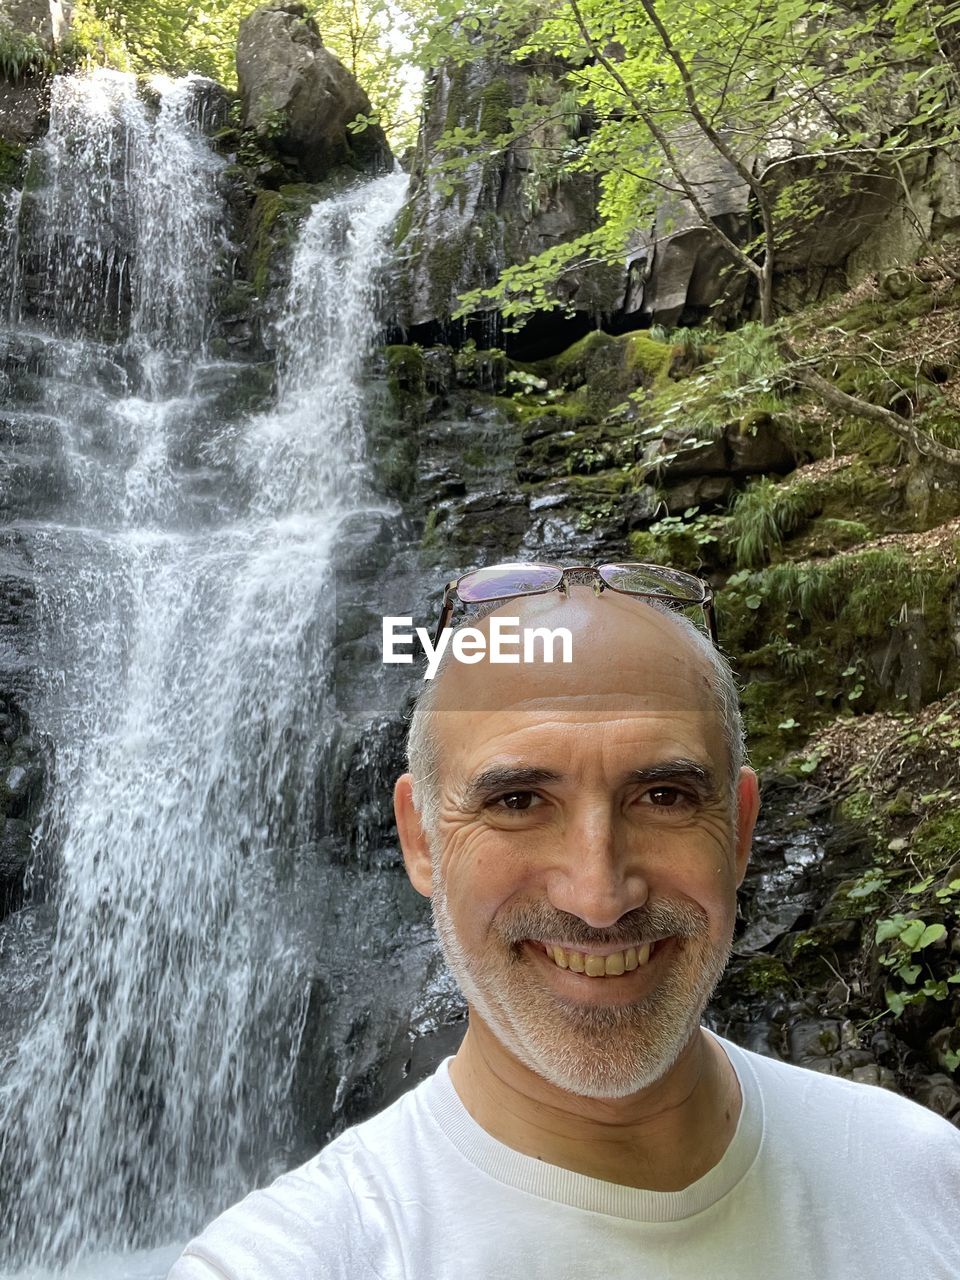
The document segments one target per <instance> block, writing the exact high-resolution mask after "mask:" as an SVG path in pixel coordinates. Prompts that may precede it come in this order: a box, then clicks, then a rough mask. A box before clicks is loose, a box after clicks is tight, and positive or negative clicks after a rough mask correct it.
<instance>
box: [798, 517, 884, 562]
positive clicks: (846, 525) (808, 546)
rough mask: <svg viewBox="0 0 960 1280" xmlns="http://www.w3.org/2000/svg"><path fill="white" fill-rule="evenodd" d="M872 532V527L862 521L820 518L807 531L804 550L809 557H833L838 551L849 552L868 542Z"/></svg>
mask: <svg viewBox="0 0 960 1280" xmlns="http://www.w3.org/2000/svg"><path fill="white" fill-rule="evenodd" d="M872 532H873V531H872V529H871V528H870V526H869V525H866V524H864V523H863V522H862V521H860V520H840V519H837V518H836V517H834V516H820V517H819V518H818V519H816V520H814V521H813V522H812V523H811V525H810V527H809V529H808V530H807V532H806V536H805V538H804V540H803V548H804V551H805V552H806V553H807V554H809V555H815V556H826V555H832V554H834V553H835V552H837V551H847V550H849V548H850V547H855V546H856V545H857V544H858V543H860V542H866V541H867V539H868V538H869V537H870V536H871V534H872Z"/></svg>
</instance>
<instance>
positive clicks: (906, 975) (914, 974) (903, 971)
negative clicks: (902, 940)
mask: <svg viewBox="0 0 960 1280" xmlns="http://www.w3.org/2000/svg"><path fill="white" fill-rule="evenodd" d="M921 967H922V966H921V965H919V964H902V965H901V966H900V968H899V969H898V970H897V977H898V978H902V979H903V980H904V982H905V983H906V984H907V985H908V986H912V985H913V984H914V983H915V982H916V980H917V979H918V978H919V977H920V969H921Z"/></svg>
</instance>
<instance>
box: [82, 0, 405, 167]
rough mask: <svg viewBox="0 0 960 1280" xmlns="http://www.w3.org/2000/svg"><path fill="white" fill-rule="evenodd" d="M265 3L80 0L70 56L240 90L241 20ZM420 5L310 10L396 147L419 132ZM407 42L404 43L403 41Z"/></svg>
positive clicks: (354, 0)
mask: <svg viewBox="0 0 960 1280" xmlns="http://www.w3.org/2000/svg"><path fill="white" fill-rule="evenodd" d="M259 3H262V0H206V2H205V3H196V0H78V3H77V4H76V6H75V7H74V10H73V18H72V31H73V35H72V37H71V46H72V47H71V49H70V50H69V54H70V57H71V58H72V59H73V60H75V61H82V60H83V59H84V58H85V57H86V58H89V60H90V61H92V62H94V63H106V64H108V65H112V66H117V67H119V68H120V69H123V70H130V71H136V72H142V73H151V72H160V73H165V74H168V75H184V74H186V73H188V72H191V71H192V72H197V73H199V74H200V75H206V76H211V77H212V78H213V79H215V80H218V81H219V82H220V83H221V84H224V85H226V86H227V87H228V88H235V87H236V80H237V76H236V65H235V49H236V43H237V30H238V28H239V26H240V23H241V21H242V20H243V18H245V17H246V16H247V14H249V13H251V12H252V11H253V10H254V9H255V8H256V7H257V5H258V4H259ZM421 4H422V0H403V3H399V2H398V0H313V2H312V3H308V4H307V6H306V8H307V11H308V12H309V13H310V14H311V15H312V16H313V18H314V19H315V21H316V23H317V26H318V28H319V30H320V32H321V35H322V36H323V40H324V43H325V44H326V45H327V47H328V48H329V49H330V50H331V52H332V53H334V54H335V55H336V56H337V57H338V58H339V59H340V61H341V62H343V63H344V65H345V66H346V67H347V68H348V69H349V70H350V71H352V72H353V74H354V75H355V76H356V77H357V79H358V80H359V81H360V83H361V84H362V85H363V87H364V88H365V89H366V91H367V94H368V96H369V97H370V99H371V102H372V103H373V105H374V108H375V110H376V114H377V116H378V117H379V119H380V121H381V123H383V125H384V128H385V129H386V130H387V132H388V135H392V136H391V141H392V143H393V144H394V145H395V146H396V145H398V144H399V145H401V146H402V145H404V144H405V143H406V142H408V141H409V140H410V138H411V135H412V134H413V132H414V131H415V120H414V111H413V106H412V99H413V94H414V90H415V82H411V79H410V74H409V59H408V57H407V54H406V52H405V48H406V47H407V46H409V32H410V30H411V28H412V27H414V26H415V25H416V23H417V22H418V21H419V19H420V12H421V9H420V6H421ZM405 35H406V36H407V39H406V40H405V39H404V36H405Z"/></svg>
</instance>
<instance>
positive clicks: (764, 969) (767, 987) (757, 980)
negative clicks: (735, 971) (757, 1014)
mask: <svg viewBox="0 0 960 1280" xmlns="http://www.w3.org/2000/svg"><path fill="white" fill-rule="evenodd" d="M740 978H741V980H742V982H743V983H744V985H745V986H746V988H747V990H748V991H752V992H753V993H754V994H755V995H768V994H770V993H771V992H775V991H782V990H783V988H784V987H787V986H789V985H790V978H789V975H788V973H787V971H786V969H785V968H784V965H783V962H782V961H781V960H777V959H776V958H775V957H774V956H751V958H750V959H749V960H747V962H746V963H745V964H744V965H743V966H742V968H741V969H740Z"/></svg>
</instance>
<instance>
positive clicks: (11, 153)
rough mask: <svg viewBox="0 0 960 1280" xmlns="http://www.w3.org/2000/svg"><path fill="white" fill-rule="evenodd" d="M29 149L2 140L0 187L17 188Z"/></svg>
mask: <svg viewBox="0 0 960 1280" xmlns="http://www.w3.org/2000/svg"><path fill="white" fill-rule="evenodd" d="M26 152H27V148H26V147H25V146H18V145H17V144H16V143H14V142H7V141H6V140H5V139H3V138H0V185H3V186H15V185H16V183H17V182H18V181H19V180H20V177H21V175H22V173H23V158H24V156H25V155H26Z"/></svg>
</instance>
